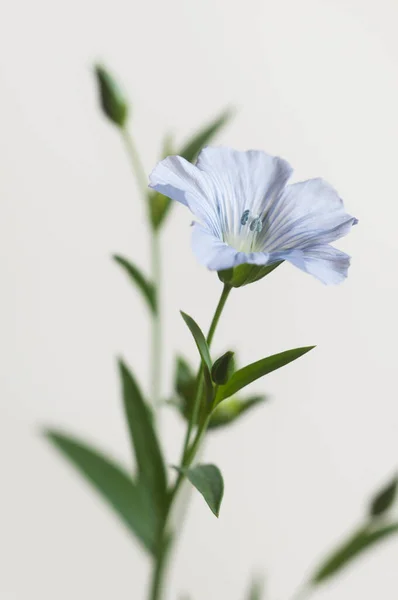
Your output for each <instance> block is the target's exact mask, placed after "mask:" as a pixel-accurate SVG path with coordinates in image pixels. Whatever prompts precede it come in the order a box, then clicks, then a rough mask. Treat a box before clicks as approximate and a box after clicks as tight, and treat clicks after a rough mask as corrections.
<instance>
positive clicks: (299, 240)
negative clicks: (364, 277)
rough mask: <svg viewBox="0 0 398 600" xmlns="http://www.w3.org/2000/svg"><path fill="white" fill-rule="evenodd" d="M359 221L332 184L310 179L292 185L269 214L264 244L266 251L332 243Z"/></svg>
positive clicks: (264, 229)
mask: <svg viewBox="0 0 398 600" xmlns="http://www.w3.org/2000/svg"><path fill="white" fill-rule="evenodd" d="M356 223H357V219H355V218H354V217H352V216H351V215H349V214H348V213H346V211H345V209H344V204H343V201H342V200H341V198H340V197H339V195H338V194H337V192H336V190H335V189H334V188H333V187H332V186H331V185H329V184H328V183H326V181H323V180H322V179H310V180H308V181H304V182H302V183H295V184H293V185H288V186H287V187H286V188H285V190H284V192H283V194H282V195H281V196H280V197H279V198H278V200H277V202H276V203H275V204H274V206H273V208H272V210H270V211H268V212H266V213H265V216H264V227H263V230H262V246H263V249H264V250H265V251H268V252H274V251H276V252H278V251H286V250H291V249H298V248H300V249H302V248H306V247H308V246H313V245H319V244H328V243H329V242H332V241H334V240H337V239H339V238H340V237H342V236H344V235H346V234H347V233H348V232H349V231H350V229H351V227H352V225H355V224H356Z"/></svg>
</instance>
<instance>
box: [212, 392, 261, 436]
mask: <svg viewBox="0 0 398 600" xmlns="http://www.w3.org/2000/svg"><path fill="white" fill-rule="evenodd" d="M267 400H268V397H267V396H253V397H251V398H247V399H246V400H240V399H239V398H228V400H224V402H221V403H220V404H219V405H218V406H217V408H216V409H215V410H214V412H213V414H212V415H211V417H210V422H209V426H208V428H209V430H214V429H220V428H222V427H225V426H226V425H230V424H231V423H234V422H235V421H237V420H238V419H239V418H240V417H242V416H243V415H245V414H246V413H247V412H249V411H250V410H251V409H252V408H254V407H255V406H257V405H258V404H262V403H263V402H266V401H267Z"/></svg>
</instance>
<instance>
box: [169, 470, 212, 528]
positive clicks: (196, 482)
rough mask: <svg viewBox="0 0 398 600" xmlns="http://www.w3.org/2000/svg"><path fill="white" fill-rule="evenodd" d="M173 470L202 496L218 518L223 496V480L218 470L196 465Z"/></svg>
mask: <svg viewBox="0 0 398 600" xmlns="http://www.w3.org/2000/svg"><path fill="white" fill-rule="evenodd" d="M174 468H175V469H176V471H178V472H179V473H182V474H183V475H185V477H186V478H187V479H188V480H189V481H190V482H191V483H192V485H193V486H194V487H195V488H196V489H197V490H198V492H200V493H201V494H202V496H203V498H204V499H205V501H206V503H207V505H208V506H209V508H210V510H211V512H212V513H213V514H214V515H215V516H216V517H218V516H219V513H220V506H221V501H222V498H223V495H224V480H223V477H222V475H221V471H220V469H219V468H218V467H216V466H215V465H196V466H195V467H191V468H190V469H185V468H179V467H174Z"/></svg>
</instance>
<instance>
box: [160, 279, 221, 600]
mask: <svg viewBox="0 0 398 600" xmlns="http://www.w3.org/2000/svg"><path fill="white" fill-rule="evenodd" d="M230 291H231V287H229V286H228V285H227V284H225V285H224V288H223V291H222V294H221V296H220V300H219V302H218V304H217V308H216V310H215V313H214V316H213V319H212V322H211V325H210V329H209V333H208V334H207V344H208V345H209V346H210V344H211V342H212V340H213V337H214V334H215V331H216V328H217V325H218V322H219V320H220V316H221V313H222V311H223V308H224V306H225V303H226V301H227V298H228V296H229V293H230ZM202 386H203V370H202V368H200V369H199V373H198V378H197V389H196V396H195V402H194V407H193V411H192V414H191V418H190V420H189V423H188V426H187V433H186V436H185V440H184V446H183V451H182V456H181V463H180V467H183V468H188V467H189V466H190V465H191V464H192V462H193V460H194V458H195V456H196V453H197V451H198V449H199V446H200V442H201V440H202V437H203V435H204V433H205V431H206V429H207V425H208V423H209V420H210V415H209V416H208V417H206V419H204V420H203V422H202V423H201V424H200V425H199V426H198V429H197V432H196V435H195V438H194V440H193V441H192V444H191V445H190V439H191V434H192V430H193V428H194V425H195V423H197V420H198V415H199V411H200V401H201V398H202V391H203V387H202ZM183 481H184V475H183V473H182V472H181V471H179V474H178V477H177V480H176V482H175V484H174V486H173V487H172V488H171V490H170V492H169V498H168V502H167V508H166V511H165V515H164V519H163V522H162V525H161V528H160V530H159V538H158V547H157V550H156V555H155V559H154V560H155V563H154V569H153V574H152V581H151V587H150V591H149V600H160V598H161V593H162V583H163V575H164V572H165V562H166V559H167V552H168V550H169V549H170V544H171V542H170V541H169V543H166V535H167V524H168V520H169V517H170V513H171V509H172V507H173V504H174V501H175V498H176V496H177V493H178V491H179V489H180V487H181V485H182V483H183Z"/></svg>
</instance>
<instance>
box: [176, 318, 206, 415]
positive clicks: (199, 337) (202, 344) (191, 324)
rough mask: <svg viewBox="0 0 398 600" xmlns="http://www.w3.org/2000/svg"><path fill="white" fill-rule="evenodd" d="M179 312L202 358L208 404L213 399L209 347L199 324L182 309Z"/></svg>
mask: <svg viewBox="0 0 398 600" xmlns="http://www.w3.org/2000/svg"><path fill="white" fill-rule="evenodd" d="M180 312H181V316H182V318H183V319H184V321H185V323H186V324H187V326H188V329H189V330H190V332H191V333H192V336H193V338H194V340H195V343H196V346H197V348H198V350H199V354H200V357H201V359H202V367H203V374H204V379H205V386H206V398H207V402H208V404H210V403H211V402H212V401H213V394H214V388H213V382H212V379H211V368H212V362H211V357H210V351H209V347H208V345H207V341H206V338H205V336H204V335H203V333H202V330H201V329H200V327H199V325H198V324H197V323H196V322H195V321H194V320H193V318H192V317H190V316H189V315H187V314H186V313H184V312H183V311H180Z"/></svg>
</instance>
